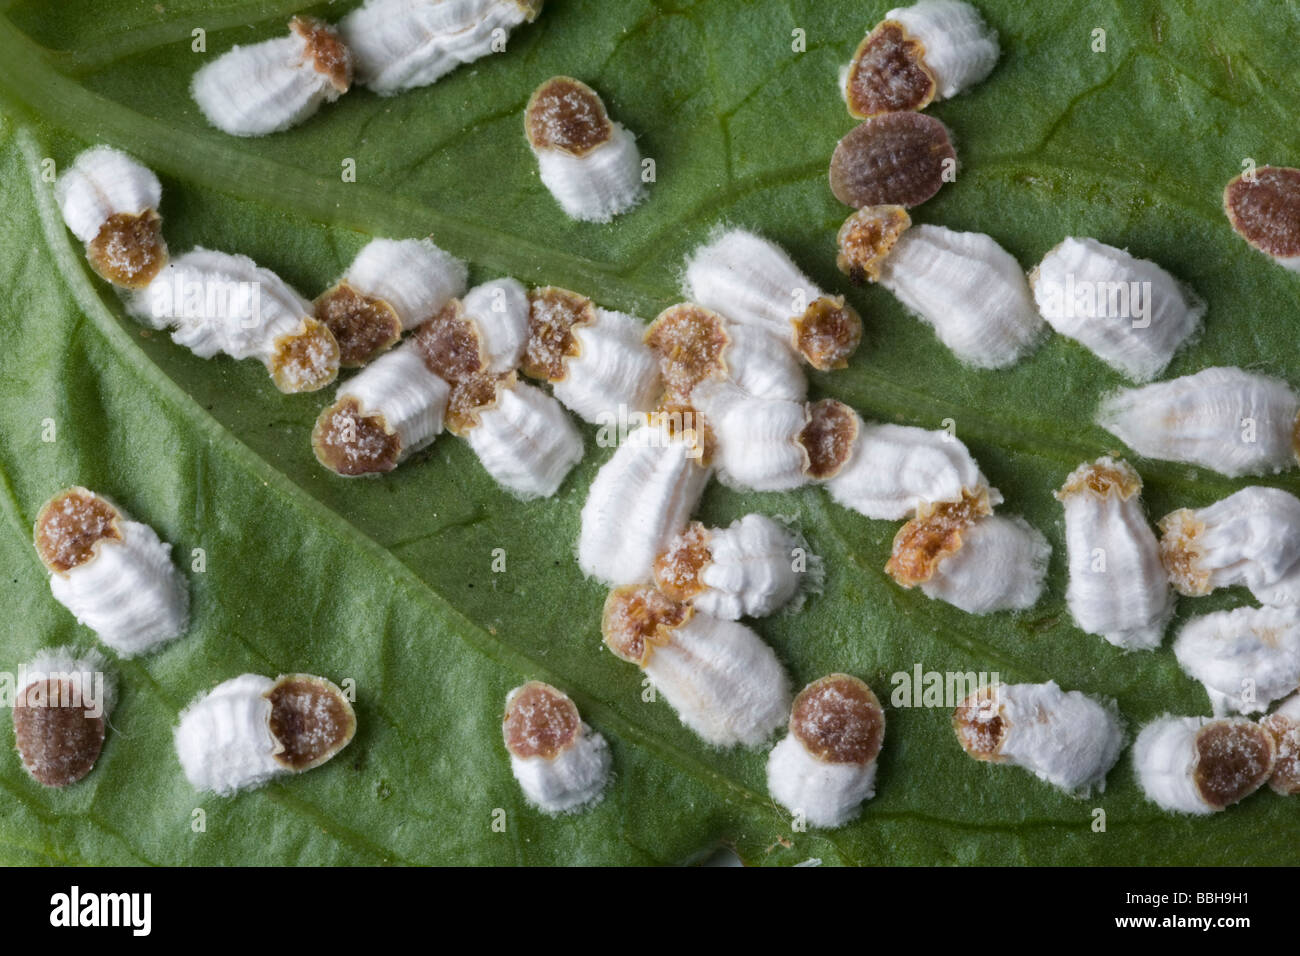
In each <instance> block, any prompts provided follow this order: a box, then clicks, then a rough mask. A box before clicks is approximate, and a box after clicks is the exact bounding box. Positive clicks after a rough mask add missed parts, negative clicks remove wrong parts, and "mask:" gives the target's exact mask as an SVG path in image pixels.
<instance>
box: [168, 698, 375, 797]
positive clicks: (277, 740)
mask: <svg viewBox="0 0 1300 956" xmlns="http://www.w3.org/2000/svg"><path fill="white" fill-rule="evenodd" d="M356 729H357V718H356V714H355V713H354V712H353V710H352V704H351V702H350V701H349V700H348V698H347V696H346V695H345V694H344V693H343V692H342V691H341V690H339V688H338V687H336V686H335V685H334V684H333V683H331V682H330V681H328V680H326V679H325V678H323V677H313V676H312V675H310V674H287V675H284V676H281V677H279V678H277V679H275V680H272V679H271V678H269V677H263V676H262V675H260V674H242V675H240V676H239V677H232V678H231V679H230V680H228V681H224V682H223V683H221V684H218V685H217V686H216V687H215V688H213V689H212V690H211V691H208V692H207V693H205V694H200V695H199V696H198V697H197V698H196V699H195V700H194V702H193V703H191V704H190V705H189V706H188V707H186V708H185V709H184V710H183V711H182V712H181V715H180V722H179V724H177V727H176V732H175V744H176V755H177V757H178V758H179V759H180V763H181V768H182V769H183V770H184V771H185V778H186V779H187V780H189V782H190V785H191V786H192V787H194V789H195V790H199V791H206V792H211V793H215V794H217V795H219V796H229V795H231V794H233V793H235V792H236V791H239V790H248V789H252V788H254V787H260V786H262V785H263V784H264V783H266V782H267V781H269V780H271V779H272V778H275V777H279V776H284V775H286V774H292V773H302V772H303V771H306V770H311V769H312V768H313V767H319V766H320V765H321V764H323V763H325V762H326V761H327V760H329V759H330V758H331V757H333V756H334V755H335V754H336V753H338V752H339V751H340V750H342V749H343V748H344V747H346V746H347V745H348V744H349V743H350V742H351V741H352V736H353V734H355V733H356Z"/></svg>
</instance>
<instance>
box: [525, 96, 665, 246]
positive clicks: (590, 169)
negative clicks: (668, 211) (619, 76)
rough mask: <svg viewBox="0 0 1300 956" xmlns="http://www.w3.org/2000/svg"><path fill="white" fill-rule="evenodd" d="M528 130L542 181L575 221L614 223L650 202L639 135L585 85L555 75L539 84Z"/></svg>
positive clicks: (530, 104)
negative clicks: (612, 115) (611, 115)
mask: <svg viewBox="0 0 1300 956" xmlns="http://www.w3.org/2000/svg"><path fill="white" fill-rule="evenodd" d="M524 131H525V133H526V134H527V137H528V145H529V146H530V147H532V150H533V155H534V156H536V157H537V165H538V170H539V172H540V174H541V178H542V183H543V184H544V185H545V186H546V188H547V189H549V190H550V192H551V195H552V196H554V197H555V201H556V202H558V203H559V204H560V208H561V209H563V210H564V213H565V215H567V216H569V217H570V218H571V219H577V220H579V221H581V222H609V221H610V220H611V219H613V218H614V217H615V216H617V215H619V214H620V213H624V212H627V211H628V210H629V209H631V208H632V207H633V206H635V205H636V204H637V203H639V202H640V201H641V200H642V199H643V198H645V185H644V183H643V182H642V180H641V153H640V151H639V150H638V149H637V146H636V137H635V136H633V135H632V134H631V133H630V132H628V131H627V129H625V128H624V127H623V125H622V124H621V123H615V122H613V121H611V120H610V118H609V114H608V113H606V111H605V104H604V103H603V102H602V101H601V99H600V96H599V95H598V94H597V93H596V91H595V90H593V89H592V88H591V87H589V86H588V85H587V84H586V83H582V82H580V81H579V80H575V79H573V78H572V77H568V76H556V77H552V78H551V79H549V80H547V81H546V82H545V83H543V84H542V85H541V86H539V87H538V88H537V89H536V90H535V91H534V93H533V95H532V98H531V99H530V100H529V101H528V107H527V109H526V110H525V111H524Z"/></svg>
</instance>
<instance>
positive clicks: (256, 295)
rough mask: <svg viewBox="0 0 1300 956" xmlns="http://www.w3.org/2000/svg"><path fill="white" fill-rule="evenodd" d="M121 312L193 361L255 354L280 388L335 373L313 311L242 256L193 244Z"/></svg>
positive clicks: (292, 388)
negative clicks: (168, 338) (167, 338)
mask: <svg viewBox="0 0 1300 956" xmlns="http://www.w3.org/2000/svg"><path fill="white" fill-rule="evenodd" d="M127 311H129V312H130V313H131V314H132V315H133V316H134V317H135V318H137V319H139V320H140V321H141V322H143V323H144V324H146V325H148V326H149V327H150V328H153V329H159V330H164V329H172V330H173V331H172V341H173V342H175V343H176V344H177V345H181V346H184V347H185V348H187V349H189V350H190V351H191V352H193V353H194V354H195V355H197V356H199V357H200V358H205V359H206V358H212V357H213V356H214V355H219V354H224V355H229V356H231V357H232V358H236V359H246V358H255V359H258V360H259V361H260V362H262V364H263V365H265V366H266V369H267V371H268V372H270V374H271V379H272V381H273V382H274V383H275V386H276V388H278V389H279V390H280V391H282V392H313V391H316V390H317V389H320V388H324V387H325V386H326V385H329V384H330V383H331V382H333V381H334V379H335V378H336V377H337V376H338V370H339V347H338V343H337V342H336V341H335V340H334V335H333V333H332V332H330V330H329V329H328V328H327V327H326V326H325V325H324V324H323V323H321V322H318V321H316V319H315V317H314V313H315V310H314V309H313V308H312V305H311V303H310V302H308V301H307V300H306V299H304V298H303V297H302V296H301V295H299V294H298V293H297V292H296V291H294V290H293V289H292V288H290V287H289V285H288V284H287V283H286V282H285V281H284V280H283V279H281V278H280V277H279V276H277V275H276V274H275V273H274V272H272V271H271V270H270V269H264V268H262V267H260V266H258V265H257V263H255V262H253V260H252V259H250V258H248V257H247V256H240V255H231V254H230V253H225V252H214V251H212V250H210V249H203V248H195V249H193V250H191V251H190V252H187V253H185V254H184V255H182V256H178V257H177V258H175V259H173V260H172V261H171V262H170V263H169V264H168V265H167V267H166V268H164V269H163V270H162V271H161V272H159V273H158V275H157V276H156V277H155V278H154V280H153V281H152V282H151V283H149V286H148V288H145V289H143V290H141V291H139V292H137V293H135V294H134V295H133V296H132V297H131V298H130V299H129V300H128V301H127Z"/></svg>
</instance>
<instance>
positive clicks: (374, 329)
mask: <svg viewBox="0 0 1300 956" xmlns="http://www.w3.org/2000/svg"><path fill="white" fill-rule="evenodd" d="M467 274H468V270H467V269H466V266H465V263H464V262H462V261H461V260H460V259H457V258H456V257H455V256H452V255H450V254H448V253H446V252H444V251H443V250H442V249H439V248H438V247H437V246H436V245H434V243H433V241H432V240H430V239H372V240H371V241H370V242H368V243H366V245H365V246H363V247H362V249H361V251H360V252H358V253H357V255H356V258H355V259H353V260H352V264H351V265H350V266H348V270H347V272H345V273H344V274H343V277H342V278H341V279H340V280H339V281H338V282H336V283H335V284H334V285H333V286H331V287H330V288H329V289H328V290H327V291H325V292H323V293H322V294H321V295H320V296H319V297H318V298H317V299H316V318H318V319H319V320H320V321H321V322H324V323H325V325H327V326H328V327H329V330H330V331H331V332H333V333H334V338H335V339H336V340H337V341H338V343H339V364H340V365H342V366H344V367H348V366H356V365H364V364H365V363H366V362H368V361H370V359H372V358H374V357H375V356H376V355H378V354H379V353H380V352H383V351H384V350H386V349H388V348H391V347H392V345H393V344H394V343H396V342H397V340H398V338H400V337H401V334H402V333H403V332H408V331H410V330H411V329H414V328H415V327H416V326H418V325H419V324H420V323H422V322H424V321H426V320H427V319H429V318H431V317H432V316H434V315H436V314H437V313H438V312H441V311H442V310H443V308H445V307H446V306H447V305H448V304H449V303H450V302H451V300H452V299H454V298H457V297H459V296H463V295H464V294H465V288H466V278H467Z"/></svg>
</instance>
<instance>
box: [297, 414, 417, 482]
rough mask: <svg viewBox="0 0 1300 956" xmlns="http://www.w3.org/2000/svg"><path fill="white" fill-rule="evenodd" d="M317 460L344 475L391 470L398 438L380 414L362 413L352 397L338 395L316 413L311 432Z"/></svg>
mask: <svg viewBox="0 0 1300 956" xmlns="http://www.w3.org/2000/svg"><path fill="white" fill-rule="evenodd" d="M311 444H312V448H313V449H315V451H316V458H317V460H318V461H319V462H320V463H321V464H322V465H324V466H325V467H326V468H328V469H329V470H330V471H333V472H336V473H337V474H340V475H346V476H348V477H356V476H357V475H374V474H380V473H382V472H385V471H392V470H393V469H394V468H396V467H397V462H398V459H399V458H401V455H402V441H401V439H400V438H398V436H397V433H396V432H393V431H390V430H389V428H388V423H387V421H385V420H384V416H383V415H378V414H376V415H363V414H361V408H360V406H359V405H358V403H357V400H356V399H355V398H341V399H339V400H338V401H337V402H335V403H334V404H333V405H331V406H330V407H329V408H327V409H325V410H324V411H323V412H321V414H320V418H318V419H316V427H315V428H314V429H313V430H312V435H311Z"/></svg>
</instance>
